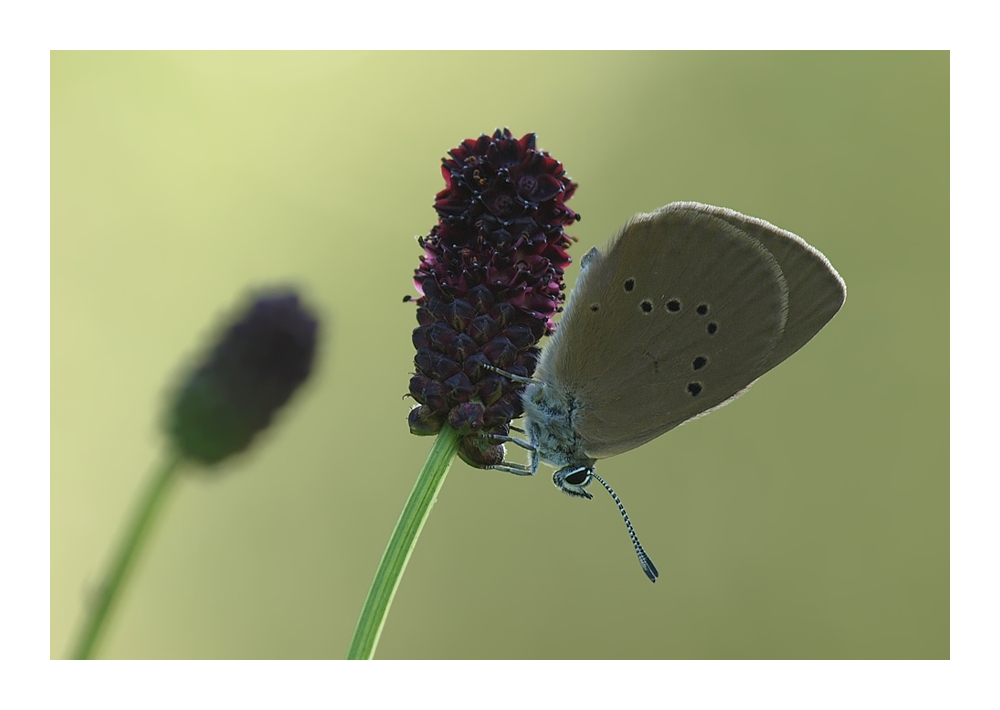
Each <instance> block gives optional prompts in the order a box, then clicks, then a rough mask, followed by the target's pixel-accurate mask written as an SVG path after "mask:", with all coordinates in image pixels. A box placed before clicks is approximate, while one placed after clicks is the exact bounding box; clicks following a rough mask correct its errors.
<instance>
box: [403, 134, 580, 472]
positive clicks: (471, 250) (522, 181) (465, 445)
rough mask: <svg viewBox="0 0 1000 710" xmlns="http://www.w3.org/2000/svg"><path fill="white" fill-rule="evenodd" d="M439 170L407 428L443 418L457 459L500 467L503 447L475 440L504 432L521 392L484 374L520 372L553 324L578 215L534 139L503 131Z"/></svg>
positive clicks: (565, 183) (459, 151)
mask: <svg viewBox="0 0 1000 710" xmlns="http://www.w3.org/2000/svg"><path fill="white" fill-rule="evenodd" d="M448 155H449V156H450V157H449V158H445V159H444V161H443V165H442V167H441V172H442V174H443V175H444V180H445V185H446V187H445V189H443V190H442V191H441V192H439V193H438V194H437V198H436V200H435V202H434V209H435V210H437V213H438V224H437V225H436V226H435V227H434V228H433V229H432V230H431V232H430V234H429V235H427V236H426V237H423V238H422V239H421V240H420V244H421V246H422V247H423V248H424V255H423V256H422V257H421V259H420V262H421V263H420V266H419V268H417V270H416V274H415V276H414V283H415V285H416V287H417V291H419V292H420V294H421V296H420V297H419V298H418V299H416V303H417V305H418V308H417V322H418V323H419V324H420V325H419V327H418V328H417V329H416V330H414V331H413V345H414V346H415V347H416V349H417V354H416V357H415V358H414V362H415V364H416V367H417V374H416V375H415V376H414V377H413V379H411V380H410V394H411V395H412V396H413V398H414V399H416V400H417V402H419V403H420V406H418V407H415V408H414V409H413V410H411V411H410V431H411V432H413V433H414V434H436V433H437V432H438V431H440V429H441V427H442V426H443V425H444V424H445V423H447V424H448V425H449V426H451V427H452V428H454V429H456V430H457V431H458V432H459V433H461V434H463V435H464V436H463V439H462V443H461V445H460V448H459V455H460V456H461V457H462V458H463V459H464V460H465V461H466V462H468V463H470V464H472V465H474V466H486V465H489V464H494V463H499V461H500V460H501V459H502V458H503V449H502V447H500V446H497V445H491V444H489V443H488V442H487V441H486V440H485V439H484V438H483V436H482V435H483V434H507V433H508V432H509V429H510V422H511V420H512V419H514V418H516V417H519V416H520V415H521V399H520V396H521V390H522V386H521V385H518V384H515V383H513V382H511V381H510V380H509V379H507V378H505V377H503V376H501V375H498V374H496V373H495V372H491V371H490V370H487V369H485V368H484V367H483V366H484V365H492V366H494V367H497V368H499V369H501V370H505V371H507V372H510V373H513V374H516V375H522V376H530V375H531V374H532V373H533V372H534V371H535V363H536V362H537V359H538V353H539V350H538V347H537V343H538V341H539V340H540V339H541V337H542V336H543V335H547V334H550V333H551V332H552V331H553V329H554V328H555V324H554V323H553V321H552V317H553V316H554V315H555V314H556V313H557V312H558V311H559V310H560V306H561V304H562V302H563V300H564V296H563V288H564V284H563V271H564V270H565V268H566V266H567V265H569V263H570V258H569V255H568V254H567V253H566V249H567V247H568V246H569V245H570V242H571V241H572V240H573V239H574V238H573V237H570V236H569V235H567V234H566V233H565V232H564V231H563V229H564V227H565V226H566V225H569V224H572V223H573V222H575V221H577V220H578V219H580V217H579V215H577V214H576V213H575V212H573V210H571V209H569V208H568V207H566V201H567V200H568V199H569V198H570V197H572V196H573V192H574V191H575V190H576V183H574V182H572V181H571V180H570V179H569V178H568V177H566V171H565V170H563V167H562V164H561V163H560V162H559V161H557V160H555V159H554V158H552V157H550V156H549V154H548V153H546V152H545V151H540V150H537V149H536V148H535V135H534V134H533V133H529V134H527V135H525V136H524V137H523V138H521V139H520V140H518V139H516V138H514V137H513V136H512V135H511V133H510V131H509V130H507V129H504V130H503V131H500V130H497V131H496V132H495V133H494V134H493V136H492V137H490V136H487V135H482V136H480V137H479V138H478V139H471V138H470V139H469V140H466V141H464V142H463V143H462V144H461V145H460V146H458V147H457V148H455V149H454V150H452V151H450V152H449V154H448Z"/></svg>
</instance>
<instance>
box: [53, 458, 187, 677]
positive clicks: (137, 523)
mask: <svg viewBox="0 0 1000 710" xmlns="http://www.w3.org/2000/svg"><path fill="white" fill-rule="evenodd" d="M181 460H182V458H181V456H180V454H178V453H175V452H172V453H170V454H169V455H168V457H167V458H166V459H164V461H163V464H162V465H161V466H160V468H159V470H157V472H156V474H155V475H154V477H153V480H151V481H150V482H149V483H148V484H147V488H146V490H145V492H144V493H143V497H142V500H141V502H140V504H139V507H138V509H136V511H135V517H134V518H132V522H131V524H130V525H129V527H128V529H127V530H126V531H125V535H124V536H123V537H122V539H121V541H120V543H119V544H120V547H119V548H118V550H117V552H116V554H115V556H114V558H113V559H112V562H111V567H110V568H109V569H108V573H107V576H106V577H105V578H104V580H103V581H102V582H101V585H100V586H99V587H98V588H97V592H96V594H95V598H94V599H93V601H92V602H91V604H90V608H89V610H88V611H89V614H88V616H87V618H86V619H85V621H84V625H83V630H82V631H81V633H80V638H79V640H78V641H77V644H76V650H75V651H74V653H73V656H72V657H73V658H78V659H86V658H90V657H91V654H92V653H93V651H94V645H95V643H96V642H97V639H98V638H99V637H100V635H101V632H102V630H103V628H104V622H105V620H106V619H107V617H108V612H109V611H110V610H111V608H112V606H113V604H114V602H115V600H116V599H117V597H118V593H119V590H120V589H121V588H122V586H123V585H124V582H125V579H126V577H127V576H128V572H129V569H130V568H131V566H132V561H133V560H134V559H135V557H136V553H137V552H138V550H139V548H140V546H141V545H142V543H143V541H144V540H145V538H146V536H147V533H148V530H149V526H150V523H151V522H152V520H153V518H154V517H155V516H156V512H157V510H159V508H160V507H162V505H163V500H164V498H166V494H167V491H168V490H170V484H171V483H172V482H173V480H174V479H175V478H177V476H175V475H174V473H175V472H176V471H177V468H178V466H179V465H180V463H181Z"/></svg>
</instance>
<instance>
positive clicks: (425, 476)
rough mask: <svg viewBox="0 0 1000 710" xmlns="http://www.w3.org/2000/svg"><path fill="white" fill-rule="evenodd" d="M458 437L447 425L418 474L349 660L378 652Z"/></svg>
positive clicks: (377, 576) (390, 540)
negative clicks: (383, 631)
mask: <svg viewBox="0 0 1000 710" xmlns="http://www.w3.org/2000/svg"><path fill="white" fill-rule="evenodd" d="M458 439H459V437H458V434H457V433H456V432H455V430H454V429H452V428H450V427H449V426H447V425H445V427H444V428H443V429H442V430H441V432H440V433H439V434H438V436H437V439H435V440H434V446H432V447H431V451H430V453H429V454H428V455H427V461H425V462H424V467H423V469H422V470H421V471H420V475H419V476H418V477H417V482H416V484H415V485H414V486H413V491H412V492H411V493H410V499H409V500H407V501H406V507H405V508H403V513H402V514H401V515H400V516H399V520H398V521H397V522H396V529H395V530H393V531H392V537H391V538H389V544H388V545H387V546H386V548H385V552H384V553H383V554H382V561H381V562H380V563H379V566H378V570H377V571H376V572H375V579H374V581H373V582H372V587H371V589H370V590H368V598H367V599H365V605H364V607H363V608H362V609H361V617H360V618H359V619H358V626H357V628H356V629H355V630H354V638H352V639H351V647H350V649H349V650H348V652H347V658H348V660H358V659H362V660H370V659H371V658H372V656H374V655H375V647H376V646H377V645H378V639H379V636H381V635H382V627H383V626H385V618H386V616H387V615H388V614H389V607H390V606H392V599H393V597H394V596H395V595H396V588H397V587H399V580H400V579H401V578H402V576H403V570H405V569H406V563H407V562H409V560H410V555H411V554H412V553H413V548H414V546H416V544H417V538H418V537H420V531H421V530H422V529H423V527H424V523H425V522H426V521H427V516H428V515H429V514H430V512H431V506H432V505H434V501H435V500H437V495H438V492H439V491H440V490H441V486H442V485H443V484H444V479H445V477H446V476H447V475H448V469H450V468H451V462H452V460H453V459H454V458H455V454H456V453H457V452H458Z"/></svg>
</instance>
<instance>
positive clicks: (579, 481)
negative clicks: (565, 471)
mask: <svg viewBox="0 0 1000 710" xmlns="http://www.w3.org/2000/svg"><path fill="white" fill-rule="evenodd" d="M589 476H590V471H587V470H586V469H584V470H583V471H577V472H576V473H572V474H570V475H569V476H566V478H564V479H563V480H564V481H566V483H568V484H570V485H571V486H581V485H583V484H584V483H585V482H586V480H587V478H588V477H589Z"/></svg>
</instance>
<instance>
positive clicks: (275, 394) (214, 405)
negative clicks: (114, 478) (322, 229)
mask: <svg viewBox="0 0 1000 710" xmlns="http://www.w3.org/2000/svg"><path fill="white" fill-rule="evenodd" d="M318 328H319V321H318V320H317V318H316V316H315V315H313V313H312V312H311V311H310V310H308V309H307V308H306V307H305V306H303V305H302V303H301V302H300V300H299V297H298V295H297V294H295V293H294V292H292V291H276V292H270V293H265V294H259V295H258V296H257V297H256V298H254V299H253V300H252V301H251V302H250V303H249V304H248V305H247V307H246V310H245V311H244V312H243V313H241V314H240V315H239V317H238V318H236V319H235V320H234V321H232V322H231V323H230V324H229V325H228V327H226V329H225V330H224V331H223V332H222V333H221V334H220V336H219V337H218V340H217V341H216V342H215V344H214V346H213V348H212V350H211V351H210V352H209V353H208V355H207V357H205V358H204V360H203V361H202V362H201V363H199V364H198V365H197V366H196V367H194V368H192V370H191V371H190V373H189V374H188V376H187V377H186V378H185V379H184V381H183V382H182V384H181V385H180V387H178V388H177V389H176V390H175V391H174V392H173V396H172V401H171V406H170V409H169V410H168V412H167V419H166V422H165V425H166V429H167V432H168V433H169V435H170V437H171V439H172V440H173V443H174V446H176V447H177V449H178V451H179V452H180V453H181V454H183V455H184V457H185V458H187V459H188V460H191V461H197V462H199V463H203V464H216V463H219V462H220V461H222V460H223V459H226V458H228V457H229V456H231V455H232V454H235V453H238V452H240V451H243V450H244V449H246V448H247V447H248V446H249V445H250V443H251V442H252V441H253V439H254V437H255V436H256V435H257V434H258V433H259V432H260V431H261V430H263V429H265V428H267V426H268V425H269V424H270V423H271V419H272V417H273V416H274V414H275V413H276V412H277V411H278V409H280V408H281V407H282V406H284V404H285V403H286V402H287V401H288V400H289V399H290V398H291V396H292V395H293V394H294V393H295V391H296V390H297V389H298V388H299V387H300V386H301V385H302V383H303V382H305V380H306V379H307V378H308V377H309V373H310V371H311V370H312V364H313V360H314V357H315V353H316V341H317V331H318Z"/></svg>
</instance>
